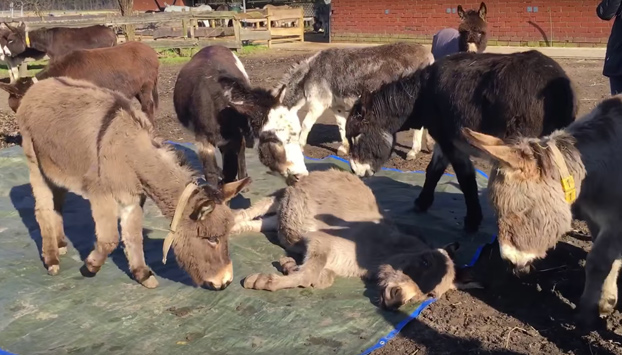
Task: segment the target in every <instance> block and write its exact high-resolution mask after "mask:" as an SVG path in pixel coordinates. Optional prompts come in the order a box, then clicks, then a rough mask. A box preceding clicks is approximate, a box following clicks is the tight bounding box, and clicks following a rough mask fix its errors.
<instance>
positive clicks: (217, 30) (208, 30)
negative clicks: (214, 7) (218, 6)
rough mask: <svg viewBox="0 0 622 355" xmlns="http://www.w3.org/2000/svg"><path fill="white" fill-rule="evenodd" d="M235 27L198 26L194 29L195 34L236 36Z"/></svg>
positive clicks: (197, 35) (199, 35)
mask: <svg viewBox="0 0 622 355" xmlns="http://www.w3.org/2000/svg"><path fill="white" fill-rule="evenodd" d="M234 35H235V33H234V31H233V27H197V28H195V29H194V36H195V37H197V38H199V37H221V36H234Z"/></svg>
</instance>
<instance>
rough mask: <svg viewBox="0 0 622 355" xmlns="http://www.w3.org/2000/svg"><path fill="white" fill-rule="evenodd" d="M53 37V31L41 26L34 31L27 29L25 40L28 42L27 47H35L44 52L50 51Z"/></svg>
mask: <svg viewBox="0 0 622 355" xmlns="http://www.w3.org/2000/svg"><path fill="white" fill-rule="evenodd" d="M51 37H52V33H51V32H50V31H49V30H47V29H45V28H40V29H38V30H34V31H26V32H25V33H24V41H25V42H26V47H27V48H33V49H36V50H38V51H40V52H44V53H47V51H48V47H49V45H50V42H51Z"/></svg>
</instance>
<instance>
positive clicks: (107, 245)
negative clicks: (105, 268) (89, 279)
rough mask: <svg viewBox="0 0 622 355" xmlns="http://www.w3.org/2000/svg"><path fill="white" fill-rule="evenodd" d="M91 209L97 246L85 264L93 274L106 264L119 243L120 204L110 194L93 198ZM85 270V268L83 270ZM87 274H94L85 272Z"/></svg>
mask: <svg viewBox="0 0 622 355" xmlns="http://www.w3.org/2000/svg"><path fill="white" fill-rule="evenodd" d="M90 200H91V211H92V213H93V220H94V221H95V236H96V238H97V241H96V242H95V248H94V249H93V251H91V253H90V254H89V256H88V257H87V258H86V260H85V262H84V266H85V267H86V269H87V270H88V272H89V273H91V274H92V275H94V274H96V273H97V272H98V271H99V269H100V268H101V267H102V265H104V262H105V261H106V259H107V258H108V255H109V254H110V253H112V251H113V250H115V249H116V248H117V246H118V245H119V230H118V228H117V222H118V219H119V206H118V203H117V201H115V200H114V199H113V198H112V197H110V196H101V197H95V198H91V199H90ZM83 271H84V270H83ZM83 274H84V275H85V276H92V275H89V274H88V273H83Z"/></svg>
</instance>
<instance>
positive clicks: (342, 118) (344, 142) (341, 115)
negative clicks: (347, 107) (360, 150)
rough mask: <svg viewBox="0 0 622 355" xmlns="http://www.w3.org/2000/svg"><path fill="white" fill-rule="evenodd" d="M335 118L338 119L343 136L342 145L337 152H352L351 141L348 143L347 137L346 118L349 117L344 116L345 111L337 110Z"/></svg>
mask: <svg viewBox="0 0 622 355" xmlns="http://www.w3.org/2000/svg"><path fill="white" fill-rule="evenodd" d="M335 119H336V120H337V127H338V128H339V135H340V136H341V145H340V146H339V148H338V149H337V154H338V155H342V156H346V155H348V154H350V143H348V138H346V120H347V117H346V116H344V113H343V112H340V111H338V112H335Z"/></svg>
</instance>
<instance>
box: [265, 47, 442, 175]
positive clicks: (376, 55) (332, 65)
mask: <svg viewBox="0 0 622 355" xmlns="http://www.w3.org/2000/svg"><path fill="white" fill-rule="evenodd" d="M433 62H434V59H433V58H432V54H431V53H430V51H429V50H428V49H426V48H425V47H424V46H422V45H420V44H410V43H400V42H398V43H391V44H386V45H382V46H375V47H365V48H331V49H325V50H322V51H319V52H318V53H316V54H315V55H313V56H311V57H309V58H307V59H305V60H303V61H301V62H300V63H298V64H296V65H295V66H293V67H292V68H291V69H290V71H289V72H288V73H286V74H285V75H284V76H283V78H282V80H281V83H280V84H279V85H278V86H277V88H275V89H274V90H273V94H274V95H275V96H276V97H278V103H277V104H276V105H274V106H273V107H272V108H271V109H270V110H269V112H268V113H267V119H266V123H265V125H264V127H263V128H262V130H261V131H260V135H259V143H260V145H261V144H262V143H264V144H265V145H264V147H265V150H266V151H268V150H270V151H273V152H276V153H275V160H274V161H276V162H279V163H278V164H275V165H273V166H271V169H272V170H273V171H279V172H281V173H285V175H284V176H285V177H286V178H289V177H291V176H292V174H294V173H292V172H291V171H298V172H300V173H295V174H298V175H305V174H308V171H307V169H306V166H305V165H304V160H303V158H304V157H303V154H302V147H304V146H305V145H306V143H307V137H308V135H309V132H310V130H311V128H312V127H313V125H314V124H315V122H316V120H317V119H318V118H319V117H320V116H321V115H322V113H323V112H324V111H325V110H326V109H328V108H330V109H331V110H332V111H333V113H334V114H335V117H336V119H337V125H338V126H339V133H340V135H341V141H342V145H341V146H340V147H339V153H340V154H347V153H348V141H347V140H346V137H345V122H346V117H347V115H348V112H349V111H350V108H351V107H352V105H353V104H354V102H355V100H356V99H357V98H358V97H359V96H360V95H361V93H362V92H363V91H365V90H374V89H376V88H378V87H380V85H381V84H383V83H387V82H390V81H391V80H395V79H397V78H399V77H400V76H401V75H405V74H408V73H412V72H414V71H415V70H417V69H419V68H422V67H425V66H427V65H429V64H431V63H433ZM305 104H308V112H307V114H306V116H305V118H304V120H303V122H302V126H301V124H300V120H299V118H298V110H300V109H301V108H302V107H303V106H304V105H305ZM422 134H423V131H422V130H418V131H416V132H415V138H414V144H413V150H412V151H411V152H410V153H409V154H410V155H416V153H417V152H419V150H421V140H422ZM288 166H289V167H291V169H290V170H291V171H290V172H288Z"/></svg>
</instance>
